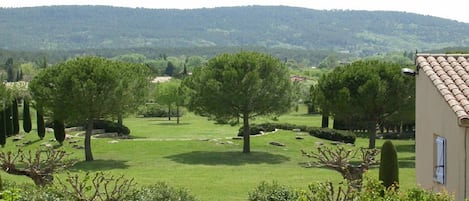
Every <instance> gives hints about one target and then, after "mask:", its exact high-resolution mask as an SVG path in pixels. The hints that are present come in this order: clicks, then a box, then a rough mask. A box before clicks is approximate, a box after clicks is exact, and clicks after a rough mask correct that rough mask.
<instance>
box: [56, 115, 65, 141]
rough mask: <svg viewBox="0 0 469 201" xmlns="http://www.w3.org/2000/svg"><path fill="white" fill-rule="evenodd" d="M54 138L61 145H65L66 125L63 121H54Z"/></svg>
mask: <svg viewBox="0 0 469 201" xmlns="http://www.w3.org/2000/svg"><path fill="white" fill-rule="evenodd" d="M54 137H55V140H57V142H59V143H60V145H62V144H63V142H64V140H65V125H64V123H63V121H60V120H54Z"/></svg>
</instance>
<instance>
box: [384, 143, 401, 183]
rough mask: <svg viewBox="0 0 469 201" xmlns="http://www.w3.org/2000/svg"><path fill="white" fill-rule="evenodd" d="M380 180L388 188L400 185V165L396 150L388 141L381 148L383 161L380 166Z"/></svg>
mask: <svg viewBox="0 0 469 201" xmlns="http://www.w3.org/2000/svg"><path fill="white" fill-rule="evenodd" d="M379 180H380V181H382V182H383V185H384V186H385V187H386V188H388V187H390V186H391V185H393V184H394V183H396V184H397V183H399V164H398V161H397V152H396V148H395V147H394V145H393V144H392V142H391V141H389V140H387V141H386V142H384V144H383V146H382V147H381V161H380V164H379Z"/></svg>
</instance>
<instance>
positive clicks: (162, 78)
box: [151, 76, 173, 83]
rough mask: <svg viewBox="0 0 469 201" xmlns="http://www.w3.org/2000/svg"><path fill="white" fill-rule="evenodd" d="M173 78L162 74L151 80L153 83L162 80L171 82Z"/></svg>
mask: <svg viewBox="0 0 469 201" xmlns="http://www.w3.org/2000/svg"><path fill="white" fill-rule="evenodd" d="M171 79H173V77H170V76H161V77H155V79H153V80H152V81H151V82H152V83H162V82H169V81H171Z"/></svg>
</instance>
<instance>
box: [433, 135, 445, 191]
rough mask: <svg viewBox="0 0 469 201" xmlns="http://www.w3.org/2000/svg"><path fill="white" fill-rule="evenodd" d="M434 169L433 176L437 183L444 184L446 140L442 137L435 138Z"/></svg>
mask: <svg viewBox="0 0 469 201" xmlns="http://www.w3.org/2000/svg"><path fill="white" fill-rule="evenodd" d="M435 165H436V167H435V176H436V178H435V179H436V181H437V182H438V183H441V184H444V183H445V169H446V140H445V138H442V137H437V138H436V164H435Z"/></svg>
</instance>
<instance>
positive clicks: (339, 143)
mask: <svg viewBox="0 0 469 201" xmlns="http://www.w3.org/2000/svg"><path fill="white" fill-rule="evenodd" d="M331 144H332V145H341V144H343V143H342V142H339V141H333V142H331Z"/></svg>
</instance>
